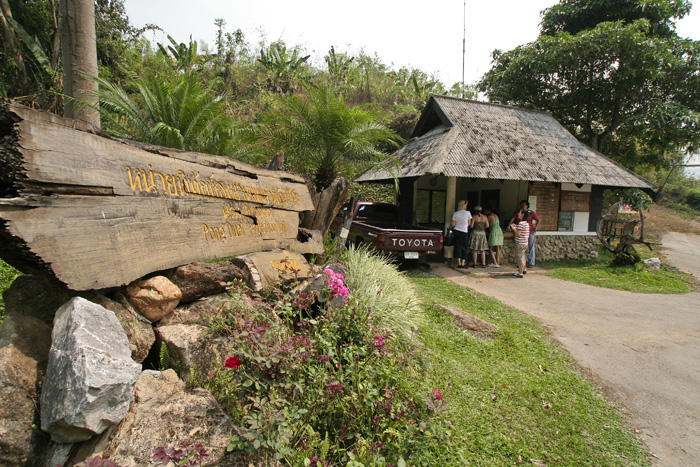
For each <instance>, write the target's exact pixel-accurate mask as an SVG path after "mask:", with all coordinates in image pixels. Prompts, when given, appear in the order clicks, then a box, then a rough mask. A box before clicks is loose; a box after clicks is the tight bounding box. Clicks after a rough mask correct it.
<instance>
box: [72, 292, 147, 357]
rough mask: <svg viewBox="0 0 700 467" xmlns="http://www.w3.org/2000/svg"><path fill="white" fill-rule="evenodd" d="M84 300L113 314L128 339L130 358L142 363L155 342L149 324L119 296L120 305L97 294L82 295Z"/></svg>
mask: <svg viewBox="0 0 700 467" xmlns="http://www.w3.org/2000/svg"><path fill="white" fill-rule="evenodd" d="M84 298H86V299H87V300H89V301H91V302H93V303H97V304H98V305H100V306H103V307H105V308H106V309H108V310H110V311H112V312H114V314H115V315H116V317H117V319H118V320H119V323H121V325H122V328H124V332H126V337H127V338H128V339H129V348H130V349H131V358H132V359H133V360H134V361H135V362H136V363H143V361H144V360H145V359H146V357H147V356H148V353H149V352H150V351H151V347H153V344H154V343H155V341H156V334H155V332H153V326H152V325H151V322H150V321H148V320H147V319H146V318H144V317H143V316H142V315H140V314H139V313H137V312H136V310H134V308H133V307H132V306H131V304H130V303H129V302H128V301H127V300H126V299H125V298H124V296H123V295H121V294H118V298H120V299H121V300H120V301H121V303H120V302H116V301H114V300H110V299H109V298H107V297H105V296H104V295H102V294H99V293H97V292H90V293H88V294H84Z"/></svg>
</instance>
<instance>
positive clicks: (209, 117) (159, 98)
mask: <svg viewBox="0 0 700 467" xmlns="http://www.w3.org/2000/svg"><path fill="white" fill-rule="evenodd" d="M95 79H96V80H97V82H98V83H99V85H100V89H99V91H98V96H99V100H100V110H101V111H102V116H103V125H104V126H105V129H106V130H107V131H108V132H109V133H111V134H113V135H115V136H117V137H121V138H127V139H132V140H136V141H141V142H145V143H150V144H156V145H160V146H167V147H171V148H176V149H184V150H189V151H198V152H204V153H209V154H222V155H231V154H232V153H234V152H235V151H236V147H235V140H236V136H237V135H236V131H235V130H234V127H233V120H232V118H231V117H230V116H228V115H227V109H228V106H227V103H226V101H225V99H224V97H223V96H217V95H216V94H215V93H214V92H213V90H212V88H211V87H209V88H205V87H204V86H203V85H202V83H201V82H200V80H199V78H198V77H197V75H196V74H195V73H181V74H173V75H172V76H162V75H157V76H151V77H148V78H142V77H136V76H134V77H133V80H134V84H135V87H136V88H137V89H138V94H136V95H135V96H133V95H129V94H128V93H127V92H126V91H125V90H124V89H122V88H121V87H119V86H117V85H115V84H112V83H110V82H109V81H107V80H104V79H101V78H95Z"/></svg>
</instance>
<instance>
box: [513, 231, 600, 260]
mask: <svg viewBox="0 0 700 467" xmlns="http://www.w3.org/2000/svg"><path fill="white" fill-rule="evenodd" d="M598 244H599V242H598V237H596V236H594V235H542V234H539V235H537V238H536V241H535V255H536V256H535V257H536V259H537V260H538V261H549V260H557V259H565V258H568V259H579V258H582V259H591V258H597V257H598ZM514 252H515V243H514V241H513V237H506V238H504V241H503V258H504V261H503V262H504V263H515V253H514Z"/></svg>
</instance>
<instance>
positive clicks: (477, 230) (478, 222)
mask: <svg viewBox="0 0 700 467" xmlns="http://www.w3.org/2000/svg"><path fill="white" fill-rule="evenodd" d="M474 213H475V214H474V217H472V220H471V221H470V222H469V227H471V229H472V234H471V236H470V237H469V248H470V249H471V250H472V258H473V261H474V265H473V266H472V267H473V268H475V267H476V255H477V253H481V267H482V268H485V267H486V250H488V248H489V242H488V240H487V239H486V229H488V228H489V219H488V218H487V217H486V216H485V215H484V214H483V213H482V212H481V206H478V205H477V206H474Z"/></svg>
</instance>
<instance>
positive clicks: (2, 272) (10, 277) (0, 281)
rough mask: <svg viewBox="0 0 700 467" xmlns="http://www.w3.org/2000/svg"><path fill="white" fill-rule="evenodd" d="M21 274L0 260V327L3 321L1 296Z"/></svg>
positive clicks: (3, 313) (3, 306)
mask: <svg viewBox="0 0 700 467" xmlns="http://www.w3.org/2000/svg"><path fill="white" fill-rule="evenodd" d="M21 275H22V273H21V272H19V271H18V270H17V269H15V268H13V267H12V266H10V265H9V264H7V263H6V262H4V261H3V260H0V325H2V322H3V320H4V319H5V301H4V300H3V298H2V294H3V293H5V290H7V289H9V288H10V286H11V285H12V283H13V282H14V281H15V279H17V278H18V277H19V276H21Z"/></svg>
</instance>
